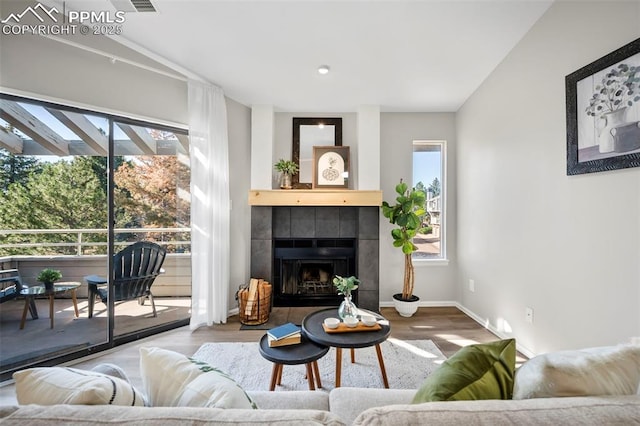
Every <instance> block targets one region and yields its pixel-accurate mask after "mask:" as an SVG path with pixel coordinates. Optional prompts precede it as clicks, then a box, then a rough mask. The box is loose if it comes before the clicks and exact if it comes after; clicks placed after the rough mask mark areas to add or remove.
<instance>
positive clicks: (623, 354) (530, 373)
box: [513, 345, 640, 399]
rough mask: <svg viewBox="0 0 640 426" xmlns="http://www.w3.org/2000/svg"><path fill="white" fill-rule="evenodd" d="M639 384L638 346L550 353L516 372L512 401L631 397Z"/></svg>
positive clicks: (639, 352) (639, 356)
mask: <svg viewBox="0 0 640 426" xmlns="http://www.w3.org/2000/svg"><path fill="white" fill-rule="evenodd" d="M639 384H640V346H638V345H619V346H607V347H600V348H589V349H582V350H575V351H560V352H551V353H548V354H544V355H539V356H536V357H534V358H531V359H530V360H529V361H527V362H525V363H524V364H523V365H522V366H521V367H520V368H519V369H518V370H517V371H516V378H515V384H514V389H513V399H527V398H548V397H558V396H595V395H634V394H636V393H637V392H638V386H639Z"/></svg>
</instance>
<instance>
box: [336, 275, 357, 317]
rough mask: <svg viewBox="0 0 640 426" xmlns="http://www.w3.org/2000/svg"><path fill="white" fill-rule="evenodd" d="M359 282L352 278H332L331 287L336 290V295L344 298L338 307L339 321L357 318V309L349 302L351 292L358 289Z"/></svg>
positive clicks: (337, 276) (338, 276)
mask: <svg viewBox="0 0 640 426" xmlns="http://www.w3.org/2000/svg"><path fill="white" fill-rule="evenodd" d="M359 282H360V280H359V279H357V278H356V277H354V276H351V277H349V278H344V277H341V276H340V275H336V276H335V277H334V278H333V285H334V286H336V288H337V289H338V294H340V295H343V296H344V300H343V301H342V303H341V304H340V306H339V307H338V316H339V317H340V319H345V318H346V317H357V316H358V308H357V307H356V305H355V304H354V303H353V301H352V300H351V292H352V291H353V290H355V289H357V288H358V283H359Z"/></svg>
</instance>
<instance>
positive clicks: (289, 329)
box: [267, 322, 301, 340]
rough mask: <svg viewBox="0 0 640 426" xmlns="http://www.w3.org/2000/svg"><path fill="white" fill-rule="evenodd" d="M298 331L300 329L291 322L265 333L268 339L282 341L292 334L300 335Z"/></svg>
mask: <svg viewBox="0 0 640 426" xmlns="http://www.w3.org/2000/svg"><path fill="white" fill-rule="evenodd" d="M300 331H301V329H300V327H299V326H297V325H295V324H294V323H292V322H288V323H286V324H283V325H279V326H277V327H274V328H272V329H271V330H269V331H267V335H269V337H271V338H272V339H274V340H280V339H284V338H285V337H289V336H293V335H294V334H297V333H300Z"/></svg>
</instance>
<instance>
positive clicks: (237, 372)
mask: <svg viewBox="0 0 640 426" xmlns="http://www.w3.org/2000/svg"><path fill="white" fill-rule="evenodd" d="M380 347H381V349H382V354H383V357H384V364H385V367H386V370H387V378H388V380H389V387H390V388H392V389H416V388H418V387H419V386H420V385H421V384H422V382H423V381H424V379H425V378H426V377H427V376H428V375H429V374H430V373H431V372H433V371H434V370H435V369H436V368H438V366H439V365H440V364H441V363H442V362H443V361H444V360H445V359H446V357H445V356H444V355H443V354H442V352H440V350H439V349H438V348H437V347H436V345H435V344H434V343H433V342H432V341H431V340H399V339H393V338H390V339H388V340H387V341H385V342H383V343H382V344H381V345H380ZM335 356H336V350H335V348H331V349H330V350H329V353H328V354H327V355H325V356H324V357H323V358H321V359H319V360H318V368H319V370H320V378H321V381H322V389H323V390H324V391H329V390H331V389H333V388H334V387H335V369H336V361H335V359H336V358H335ZM192 358H194V359H196V360H198V361H204V362H207V363H208V364H210V365H211V366H214V367H217V368H219V369H220V370H222V371H224V372H226V373H227V374H229V375H230V376H231V377H233V378H234V380H236V381H237V382H238V383H239V384H240V385H241V386H242V387H243V388H244V389H245V390H269V383H270V378H271V368H272V366H273V364H272V363H271V362H270V361H267V360H265V359H264V358H262V356H261V355H260V352H259V351H258V343H257V342H255V343H228V342H227V343H205V344H204V345H202V346H201V347H200V348H199V349H198V350H197V351H196V353H195V354H194V355H193V357H192ZM305 373H306V370H305V366H304V365H285V366H284V369H283V372H282V385H281V386H278V387H276V390H308V389H309V385H308V383H307V380H306V378H305ZM341 385H342V386H349V387H364V388H382V387H383V385H382V377H381V375H380V366H379V365H378V358H377V357H376V351H375V348H374V347H370V348H361V349H356V363H355V364H351V359H350V356H349V350H348V349H343V351H342V378H341Z"/></svg>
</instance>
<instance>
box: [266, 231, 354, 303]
mask: <svg viewBox="0 0 640 426" xmlns="http://www.w3.org/2000/svg"><path fill="white" fill-rule="evenodd" d="M329 241H330V242H328V241H327V240H318V239H312V240H277V241H276V247H275V249H274V272H275V277H274V283H275V284H276V286H275V287H276V289H275V294H274V305H275V306H333V305H336V304H338V303H339V301H340V300H341V299H340V297H339V296H338V293H337V290H336V288H335V286H334V285H333V277H334V276H336V275H341V276H350V275H356V271H355V240H351V239H347V240H344V239H340V240H329ZM354 295H355V294H354Z"/></svg>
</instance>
